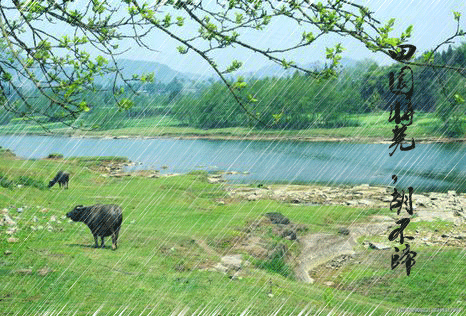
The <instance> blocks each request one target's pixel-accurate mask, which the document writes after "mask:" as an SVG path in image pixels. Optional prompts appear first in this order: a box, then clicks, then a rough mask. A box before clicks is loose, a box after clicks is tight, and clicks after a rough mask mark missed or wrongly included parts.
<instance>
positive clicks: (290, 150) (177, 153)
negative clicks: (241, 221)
mask: <svg viewBox="0 0 466 316" xmlns="http://www.w3.org/2000/svg"><path fill="white" fill-rule="evenodd" d="M0 146H2V147H5V148H9V149H11V150H13V151H14V152H15V153H16V154H17V155H18V156H20V157H23V158H44V157H47V156H48V154H49V153H61V154H63V155H64V156H65V157H72V156H126V157H128V158H129V159H130V160H131V161H135V162H138V163H139V164H138V165H137V166H134V167H131V170H135V169H158V170H160V171H161V172H162V173H185V172H189V171H192V170H207V171H217V170H225V171H238V172H239V173H240V174H235V175H229V176H228V177H227V178H228V180H229V181H232V182H235V183H265V182H280V183H321V184H328V185H339V184H363V183H367V184H370V185H390V184H391V182H392V179H391V176H392V174H396V175H397V176H398V179H399V181H398V185H397V186H398V187H400V188H407V187H409V186H412V187H413V188H414V189H415V190H416V191H447V190H456V191H458V192H466V184H465V181H466V144H462V143H448V144H443V143H442V144H440V143H434V144H417V145H416V148H415V149H414V150H411V151H405V152H401V151H399V150H397V151H396V152H395V154H394V155H393V156H392V157H390V156H389V155H388V154H389V152H390V150H389V149H388V146H389V145H388V144H349V143H335V142H295V141H251V140H244V141H240V140H224V141H222V140H204V139H202V140H196V139H194V140H192V139H189V140H188V139H176V138H155V139H136V138H135V139H109V138H100V139H98V138H73V137H51V136H0ZM162 166H167V167H168V168H166V169H162Z"/></svg>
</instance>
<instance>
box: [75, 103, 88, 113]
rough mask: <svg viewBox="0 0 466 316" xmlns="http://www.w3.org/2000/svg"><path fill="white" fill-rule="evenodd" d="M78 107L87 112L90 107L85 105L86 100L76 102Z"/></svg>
mask: <svg viewBox="0 0 466 316" xmlns="http://www.w3.org/2000/svg"><path fill="white" fill-rule="evenodd" d="M78 106H79V108H80V109H81V110H83V111H84V112H89V110H90V108H89V107H88V106H87V102H86V101H81V103H79V104H78Z"/></svg>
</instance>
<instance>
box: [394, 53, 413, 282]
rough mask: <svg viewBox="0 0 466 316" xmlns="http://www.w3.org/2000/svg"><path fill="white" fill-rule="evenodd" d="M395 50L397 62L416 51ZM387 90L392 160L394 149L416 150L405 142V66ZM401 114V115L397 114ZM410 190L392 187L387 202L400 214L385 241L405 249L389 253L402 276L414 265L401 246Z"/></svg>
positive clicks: (408, 76) (408, 114) (409, 120)
mask: <svg viewBox="0 0 466 316" xmlns="http://www.w3.org/2000/svg"><path fill="white" fill-rule="evenodd" d="M399 48H400V51H399V52H394V51H390V56H391V57H392V58H393V59H395V60H397V61H404V60H409V59H410V58H411V57H412V56H413V54H414V52H415V51H416V47H415V46H413V45H400V46H399ZM406 49H408V51H406ZM389 87H390V91H391V92H392V93H393V94H394V101H392V102H391V104H390V115H389V118H388V121H389V122H393V121H394V122H395V127H394V129H393V130H392V131H393V138H392V144H391V145H390V146H389V149H392V151H391V152H390V153H389V155H390V157H392V156H393V154H394V153H395V151H396V150H397V149H398V148H399V149H400V151H408V150H412V149H414V148H415V147H416V143H415V141H414V139H411V142H410V144H406V143H405V142H406V140H405V137H406V132H407V129H408V126H410V125H411V124H413V117H414V109H413V105H412V103H411V98H412V96H413V92H414V75H413V71H412V69H411V68H410V67H408V66H404V67H402V68H401V69H400V71H399V73H398V76H396V77H395V73H394V72H390V74H389ZM402 111H403V114H401V112H402ZM392 179H393V181H394V184H396V182H397V181H398V176H397V175H392ZM413 191H414V189H413V188H412V187H409V188H408V192H407V194H406V193H405V191H404V190H402V191H401V193H400V192H399V191H398V189H396V188H394V190H393V193H392V200H391V202H390V210H391V211H392V210H395V209H396V211H397V215H399V216H400V215H401V216H402V218H401V219H398V220H397V221H396V224H397V225H400V226H399V227H398V228H396V229H394V230H393V231H392V232H391V233H390V235H389V236H388V240H390V241H395V240H397V239H398V238H399V241H400V244H402V245H404V246H405V249H404V250H402V252H401V253H400V249H399V248H398V247H394V248H395V253H394V254H392V260H391V268H392V270H393V269H395V268H396V267H397V266H398V265H400V264H406V274H407V275H408V276H409V274H410V273H411V268H412V267H413V266H414V264H415V263H416V260H415V259H414V258H415V257H416V255H417V253H416V252H414V251H411V247H410V245H409V244H408V243H405V239H406V240H413V239H414V237H412V236H405V235H404V233H403V232H404V230H405V228H406V227H407V226H408V225H409V223H410V221H411V218H410V217H406V215H403V214H402V209H403V207H405V210H406V212H407V213H408V215H410V216H412V215H414V212H413V201H412V196H413ZM403 216H404V217H403Z"/></svg>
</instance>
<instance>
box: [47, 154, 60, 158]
mask: <svg viewBox="0 0 466 316" xmlns="http://www.w3.org/2000/svg"><path fill="white" fill-rule="evenodd" d="M47 158H48V159H62V158H63V154H60V153H51V154H49V155H48V157H47Z"/></svg>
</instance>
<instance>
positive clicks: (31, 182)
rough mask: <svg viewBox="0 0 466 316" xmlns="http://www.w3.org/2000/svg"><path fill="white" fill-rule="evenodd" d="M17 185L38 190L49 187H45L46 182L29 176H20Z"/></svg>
mask: <svg viewBox="0 0 466 316" xmlns="http://www.w3.org/2000/svg"><path fill="white" fill-rule="evenodd" d="M15 182H16V183H17V184H20V185H24V186H28V187H34V188H38V189H41V190H43V189H46V188H47V185H45V183H44V182H42V181H39V180H36V179H34V178H31V177H28V176H20V177H18V178H17V180H16V181H15Z"/></svg>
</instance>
